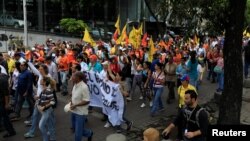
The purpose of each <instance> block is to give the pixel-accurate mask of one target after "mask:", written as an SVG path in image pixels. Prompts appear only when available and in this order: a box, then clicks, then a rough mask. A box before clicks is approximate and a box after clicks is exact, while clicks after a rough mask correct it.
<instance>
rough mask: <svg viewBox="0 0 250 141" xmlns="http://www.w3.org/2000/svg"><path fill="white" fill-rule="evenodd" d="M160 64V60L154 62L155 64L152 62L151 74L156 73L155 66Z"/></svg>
mask: <svg viewBox="0 0 250 141" xmlns="http://www.w3.org/2000/svg"><path fill="white" fill-rule="evenodd" d="M159 62H160V60H159V59H155V60H153V62H152V64H151V68H150V70H151V72H154V71H155V64H157V63H159Z"/></svg>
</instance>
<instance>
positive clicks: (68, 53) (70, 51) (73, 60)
mask: <svg viewBox="0 0 250 141" xmlns="http://www.w3.org/2000/svg"><path fill="white" fill-rule="evenodd" d="M67 57H68V61H69V63H72V62H75V60H76V58H75V56H74V53H73V51H72V50H69V51H68V52H67Z"/></svg>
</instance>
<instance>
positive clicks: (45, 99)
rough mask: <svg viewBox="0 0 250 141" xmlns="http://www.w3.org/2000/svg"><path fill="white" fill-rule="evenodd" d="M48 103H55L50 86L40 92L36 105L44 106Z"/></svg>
mask: <svg viewBox="0 0 250 141" xmlns="http://www.w3.org/2000/svg"><path fill="white" fill-rule="evenodd" d="M48 103H50V104H51V105H54V104H55V99H54V94H53V90H51V89H50V88H46V89H44V90H43V91H42V92H41V95H40V98H39V104H38V105H41V106H44V105H47V104H48Z"/></svg>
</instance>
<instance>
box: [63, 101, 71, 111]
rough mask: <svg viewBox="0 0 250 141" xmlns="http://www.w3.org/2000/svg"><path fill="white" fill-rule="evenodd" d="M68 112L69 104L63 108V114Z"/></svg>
mask: <svg viewBox="0 0 250 141" xmlns="http://www.w3.org/2000/svg"><path fill="white" fill-rule="evenodd" d="M69 111H70V103H68V104H66V105H65V106H64V112H66V113H67V112H69Z"/></svg>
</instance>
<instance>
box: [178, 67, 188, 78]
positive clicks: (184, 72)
mask: <svg viewBox="0 0 250 141" xmlns="http://www.w3.org/2000/svg"><path fill="white" fill-rule="evenodd" d="M184 65H185V66H186V64H184ZM176 74H177V75H180V76H183V75H184V74H187V70H186V69H184V67H183V65H182V64H179V65H178V66H177V69H176Z"/></svg>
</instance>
